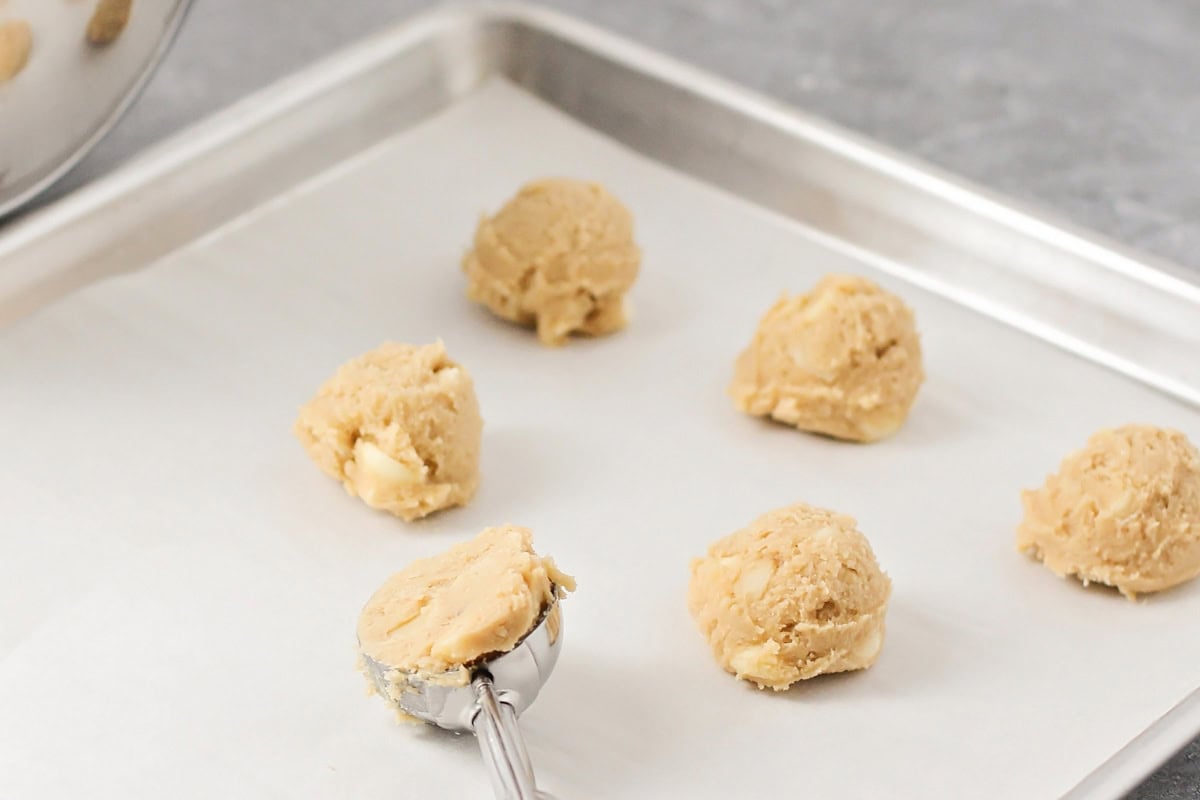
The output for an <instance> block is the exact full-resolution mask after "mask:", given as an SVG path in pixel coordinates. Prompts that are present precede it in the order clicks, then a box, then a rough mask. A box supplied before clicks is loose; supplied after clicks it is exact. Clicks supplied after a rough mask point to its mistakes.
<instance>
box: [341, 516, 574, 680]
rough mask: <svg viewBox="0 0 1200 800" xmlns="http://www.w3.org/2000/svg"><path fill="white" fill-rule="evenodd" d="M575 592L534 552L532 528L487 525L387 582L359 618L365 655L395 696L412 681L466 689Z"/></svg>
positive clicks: (548, 561)
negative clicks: (476, 672)
mask: <svg viewBox="0 0 1200 800" xmlns="http://www.w3.org/2000/svg"><path fill="white" fill-rule="evenodd" d="M574 590H575V581H574V579H573V578H571V576H570V575H567V574H565V573H563V572H560V571H559V570H558V569H557V568H556V567H555V566H554V561H553V560H552V559H550V558H543V557H541V556H539V555H538V554H537V553H535V552H534V550H533V535H532V533H531V532H530V531H529V529H528V528H518V527H514V526H512V525H504V526H501V527H497V528H487V529H486V530H484V531H483V533H481V534H479V535H478V536H476V537H475V538H474V539H472V540H471V541H469V542H464V543H463V544H458V545H455V546H454V547H451V548H450V549H449V550H448V551H446V552H445V553H443V554H442V555H439V556H435V557H433V558H423V559H421V560H419V561H414V562H413V563H411V564H409V565H408V566H407V567H405V568H404V569H403V570H401V571H400V572H398V573H396V574H395V575H393V576H392V577H391V578H388V580H387V582H386V583H384V584H383V586H381V587H380V588H379V590H378V591H376V592H375V594H374V595H372V596H371V599H370V600H369V601H368V602H367V605H366V606H365V607H364V608H363V610H362V614H361V615H360V616H359V618H358V645H359V651H360V654H361V655H362V656H366V657H367V658H369V659H370V660H371V661H373V662H375V664H376V665H379V666H378V667H376V669H382V671H383V672H384V673H386V680H385V684H386V685H385V687H383V688H385V689H389V691H388V692H387V693H388V694H389V695H391V694H392V692H391V691H390V687H391V686H394V687H395V688H396V690H398V691H403V687H404V685H405V684H406V682H407V681H408V679H409V678H410V677H416V678H418V679H420V680H421V681H428V682H435V683H438V684H440V685H444V686H465V685H466V684H467V683H469V682H470V679H471V675H470V667H471V666H472V665H473V664H474V663H475V662H477V661H479V660H480V659H482V658H483V657H485V656H491V655H494V654H498V653H507V652H508V651H510V650H512V649H513V648H514V647H516V646H517V645H518V644H519V643H520V642H521V640H522V639H523V638H525V635H526V634H527V633H529V632H530V631H531V630H532V629H533V628H534V627H535V626H536V624H537V622H538V620H539V619H541V616H542V613H543V612H544V611H545V610H546V608H547V607H548V606H549V605H551V604H552V603H554V602H555V601H556V599H557V598H559V597H561V596H563V595H564V594H565V593H566V592H568V591H574ZM363 666H364V667H365V666H367V664H366V662H364V664H363ZM368 674H369V675H370V673H369V672H368ZM371 677H374V676H371ZM372 684H373V686H374V687H375V688H380V687H379V685H378V682H377V681H375V680H372Z"/></svg>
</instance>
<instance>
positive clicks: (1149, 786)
mask: <svg viewBox="0 0 1200 800" xmlns="http://www.w3.org/2000/svg"><path fill="white" fill-rule="evenodd" d="M195 2H196V5H195V8H194V10H193V11H192V14H191V18H190V19H189V20H188V22H187V24H186V26H185V27H184V29H183V32H182V34H181V36H180V38H179V41H178V43H177V45H176V47H175V48H174V50H173V51H172V52H171V54H170V55H169V56H168V58H167V59H166V61H165V62H164V64H163V65H162V68H161V69H160V71H159V73H158V74H157V75H156V76H155V78H154V79H153V81H152V82H151V84H150V85H149V87H148V89H147V91H146V93H145V94H144V95H143V96H142V98H141V99H140V100H139V101H138V103H137V104H136V105H135V106H134V108H133V109H132V110H131V112H130V113H129V115H128V116H127V117H126V118H125V119H124V120H123V121H122V122H121V123H120V124H119V125H118V127H117V128H116V129H114V131H113V132H112V134H111V135H110V136H109V138H108V139H107V140H105V141H104V142H103V143H102V144H101V145H100V147H98V148H97V149H96V150H95V152H93V153H92V154H91V155H90V156H89V157H88V158H87V159H86V160H85V161H84V162H83V163H82V164H81V165H80V166H79V167H78V168H77V169H76V170H75V171H74V172H73V173H72V174H71V175H70V176H69V177H68V178H67V180H66V182H65V184H64V186H63V188H64V189H65V188H69V187H73V186H78V185H80V184H82V183H84V182H86V181H88V180H90V179H91V178H93V177H95V176H97V175H100V174H103V173H105V172H107V171H109V170H111V169H112V168H113V167H114V166H116V165H117V164H119V163H120V162H122V161H124V160H125V159H127V158H128V157H129V156H130V155H132V154H134V153H136V152H137V151H138V150H140V149H142V148H143V147H145V146H146V145H147V144H149V143H151V142H154V141H157V140H158V139H161V138H162V137H163V136H165V135H166V134H168V133H171V132H172V131H175V130H177V129H178V128H180V127H182V126H184V125H186V124H187V123H189V122H192V121H194V120H197V119H199V118H201V117H203V116H205V115H207V114H209V113H211V112H213V111H215V110H217V109H219V108H221V107H223V106H225V105H228V104H229V103H230V102H232V101H234V100H236V99H238V98H239V97H242V96H243V95H245V94H247V93H249V92H251V91H253V90H255V89H258V88H260V87H262V86H264V85H266V84H268V83H270V82H271V81H272V80H274V79H276V78H278V77H281V76H283V75H285V74H287V73H289V72H291V71H293V70H295V69H297V68H299V67H301V66H303V65H305V64H307V63H309V62H311V61H312V60H314V59H316V58H318V57H320V56H322V55H324V54H326V53H328V52H329V51H330V50H332V49H334V48H337V47H339V46H341V45H344V44H348V43H350V42H352V41H353V40H355V39H356V38H358V37H360V36H363V35H365V34H367V33H370V32H372V31H374V30H377V29H379V28H381V27H383V26H385V25H388V24H389V23H392V22H394V21H396V20H398V19H400V18H402V17H404V16H406V15H408V14H410V13H413V12H415V11H418V10H421V9H422V8H425V7H427V6H430V5H433V4H434V3H433V2H431V1H430V0H354V1H353V2H328V0H254V2H249V3H247V2H244V0H195ZM548 5H551V6H554V7H558V8H560V9H563V10H566V11H568V12H571V13H574V14H576V15H578V16H581V17H584V18H586V19H590V20H592V21H594V22H598V23H600V24H601V25H603V26H605V27H608V28H611V29H613V30H616V31H619V32H621V33H624V34H626V35H628V36H630V37H632V38H634V39H638V40H641V41H642V42H644V43H646V44H649V45H651V46H653V47H655V48H658V49H660V50H664V51H666V52H668V53H671V54H673V55H676V56H678V57H681V58H683V59H685V60H688V61H691V62H694V63H697V64H699V65H700V66H703V67H705V68H707V69H710V70H712V71H714V72H717V73H719V74H722V75H725V76H727V77H729V78H732V79H733V80H735V81H738V82H740V83H743V84H746V85H748V86H751V87H753V88H755V89H757V90H759V91H762V92H765V93H767V94H770V95H773V96H775V97H777V98H779V99H782V100H785V101H787V102H790V103H792V104H794V105H796V106H799V107H801V108H803V109H806V110H808V111H812V112H815V113H817V114H820V115H823V116H826V117H828V118H830V119H833V120H835V121H837V122H839V123H841V124H843V125H845V126H848V127H850V128H854V129H856V130H859V131H862V132H864V133H866V134H868V135H870V136H873V137H875V138H877V139H880V140H882V141H884V142H887V143H889V144H891V145H893V146H895V147H897V148H899V149H901V150H905V151H908V152H910V153H914V154H916V155H919V156H921V157H923V158H925V159H927V160H929V161H931V162H934V163H936V164H938V165H940V166H943V167H946V168H948V169H950V170H952V171H954V172H958V173H960V174H962V175H965V176H967V177H969V178H972V179H974V180H976V181H977V182H979V183H982V184H984V185H986V186H990V187H992V188H995V189H999V190H1001V191H1004V192H1006V193H1009V194H1011V195H1014V196H1016V197H1020V198H1024V199H1031V200H1034V201H1037V202H1039V203H1041V204H1042V205H1046V206H1051V207H1053V208H1056V209H1057V210H1058V211H1060V212H1061V213H1063V214H1065V215H1066V216H1067V217H1069V218H1072V219H1074V220H1076V221H1077V222H1080V223H1082V224H1083V225H1085V226H1087V227H1090V228H1093V229H1095V230H1098V231H1101V232H1103V233H1105V234H1108V235H1109V236H1112V237H1115V238H1117V239H1120V240H1123V241H1125V242H1128V243H1130V244H1132V245H1134V246H1136V247H1139V248H1142V249H1145V250H1148V251H1150V252H1153V253H1156V254H1158V255H1162V256H1165V257H1167V258H1169V259H1171V260H1174V261H1177V262H1179V263H1181V264H1183V265H1184V266H1187V267H1190V268H1192V269H1195V270H1197V272H1196V275H1197V279H1198V280H1200V136H1198V135H1197V133H1196V131H1197V130H1198V129H1200V45H1198V44H1197V42H1198V41H1200V3H1197V2H1196V0H1140V2H1132V1H1131V0H888V2H877V1H876V0H741V1H739V0H653V1H650V0H607V2H588V0H551V1H550V2H549V3H548ZM60 191H61V190H60ZM1130 797H1131V798H1135V799H1136V800H1183V799H1184V798H1189V799H1191V800H1195V798H1200V740H1198V741H1197V742H1194V743H1193V744H1192V745H1191V746H1190V747H1189V748H1187V749H1186V750H1185V751H1184V752H1182V753H1181V754H1180V755H1179V756H1177V757H1176V758H1175V759H1174V760H1173V761H1172V762H1170V763H1169V764H1168V765H1166V766H1165V767H1164V768H1163V769H1162V770H1160V771H1159V772H1158V773H1157V774H1155V775H1154V776H1153V777H1152V778H1150V779H1149V780H1148V781H1147V782H1146V783H1145V784H1144V785H1143V786H1142V787H1141V788H1140V789H1138V790H1137V791H1135V792H1134V793H1133V794H1132V795H1131V796H1130Z"/></svg>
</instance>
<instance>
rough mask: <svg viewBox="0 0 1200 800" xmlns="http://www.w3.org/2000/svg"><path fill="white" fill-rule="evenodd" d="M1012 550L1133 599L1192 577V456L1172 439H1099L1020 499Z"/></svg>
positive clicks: (1199, 561)
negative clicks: (1021, 512) (1021, 511)
mask: <svg viewBox="0 0 1200 800" xmlns="http://www.w3.org/2000/svg"><path fill="white" fill-rule="evenodd" d="M1021 500H1022V503H1023V504H1024V506H1025V518H1024V520H1022V522H1021V524H1020V526H1018V528H1017V549H1019V550H1021V551H1023V552H1025V553H1028V554H1029V555H1031V556H1033V557H1034V558H1036V559H1038V560H1040V561H1041V562H1042V563H1044V564H1045V565H1046V566H1047V567H1049V568H1050V569H1051V570H1053V571H1054V572H1055V573H1057V574H1058V575H1061V576H1064V577H1065V576H1068V575H1074V576H1075V577H1077V578H1079V579H1080V580H1081V581H1083V583H1084V585H1087V584H1088V583H1089V582H1092V581H1094V582H1096V583H1103V584H1107V585H1109V586H1115V587H1116V588H1117V589H1119V590H1120V591H1121V593H1122V594H1123V595H1125V596H1126V597H1128V598H1130V599H1131V600H1132V599H1134V598H1135V597H1136V596H1137V594H1138V593H1139V592H1157V591H1161V590H1163V589H1167V588H1170V587H1172V586H1175V585H1177V584H1180V583H1183V582H1184V581H1187V580H1190V579H1191V578H1194V577H1196V575H1200V454H1198V453H1197V452H1196V448H1195V447H1194V446H1193V445H1192V444H1191V443H1190V442H1188V440H1187V437H1185V436H1184V435H1183V434H1182V433H1179V432H1178V431H1173V430H1167V429H1165V428H1155V427H1152V426H1149V425H1127V426H1125V427H1122V428H1117V429H1115V430H1102V431H1099V432H1097V433H1095V434H1093V435H1092V437H1091V438H1090V439H1088V442H1087V445H1086V446H1084V448H1083V449H1082V450H1080V451H1078V452H1075V453H1072V454H1070V455H1068V456H1067V457H1066V458H1065V459H1063V462H1062V465H1061V466H1059V468H1058V472H1057V473H1055V474H1054V475H1051V476H1050V477H1048V478H1047V479H1046V483H1045V484H1044V485H1043V486H1042V487H1041V488H1040V489H1036V490H1029V491H1025V492H1022V494H1021Z"/></svg>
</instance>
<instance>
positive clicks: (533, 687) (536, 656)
mask: <svg viewBox="0 0 1200 800" xmlns="http://www.w3.org/2000/svg"><path fill="white" fill-rule="evenodd" d="M561 648H562V612H561V611H560V609H559V605H558V601H557V600H552V601H551V602H550V603H549V604H548V605H547V607H546V608H545V609H544V610H543V612H542V616H541V617H540V618H539V619H538V621H537V622H536V623H535V624H534V627H533V630H531V631H530V632H529V633H528V634H526V636H525V638H524V639H522V640H521V641H520V643H518V644H517V646H516V647H515V648H513V649H512V650H510V651H509V652H507V653H503V654H500V655H498V656H495V657H494V658H492V657H484V658H483V659H481V660H480V661H479V662H477V663H476V664H472V665H469V668H470V671H471V681H470V683H468V684H467V685H465V686H448V685H441V684H439V683H438V682H437V679H436V677H435V678H433V679H422V678H420V677H418V676H416V675H414V674H413V673H411V672H406V671H404V670H400V669H397V668H396V667H391V666H389V665H387V664H382V663H380V662H378V661H376V660H375V659H373V658H371V657H370V656H368V655H366V654H365V653H364V654H363V663H364V664H365V666H366V671H367V674H368V676H369V677H370V679H371V681H372V682H373V683H374V684H375V687H376V689H378V690H379V693H380V695H382V696H383V697H384V698H385V699H386V700H387V701H388V702H389V703H392V704H393V705H394V706H396V708H398V709H399V710H400V711H401V712H402V713H404V714H408V715H409V716H412V717H416V718H417V719H419V720H422V721H423V722H428V723H430V724H431V725H436V726H438V727H439V728H445V729H446V730H450V731H473V732H474V733H475V738H476V739H477V740H478V741H479V750H480V752H481V753H483V760H484V763H485V764H487V766H488V771H489V772H490V773H491V779H492V789H493V790H494V791H495V793H496V797H497V798H498V799H499V800H553V798H552V797H551V796H550V795H548V794H546V793H545V792H539V791H538V789H537V784H536V782H535V781H534V777H533V766H532V764H531V763H530V761H529V753H528V752H527V751H526V750H525V741H524V740H523V739H522V738H521V730H520V728H519V727H517V715H518V714H520V713H521V712H523V711H524V710H525V709H527V708H529V705H530V704H531V703H532V702H533V700H534V698H536V697H537V695H538V692H539V691H540V690H541V688H542V684H544V683H545V682H546V679H547V678H549V677H550V673H551V672H552V671H553V670H554V664H555V662H557V661H558V651H559V650H560V649H561Z"/></svg>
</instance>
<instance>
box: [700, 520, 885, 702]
mask: <svg viewBox="0 0 1200 800" xmlns="http://www.w3.org/2000/svg"><path fill="white" fill-rule="evenodd" d="M891 590H892V584H891V581H890V580H888V577H887V576H886V575H885V574H884V573H883V572H882V571H881V570H880V569H879V564H878V563H877V562H876V561H875V554H874V553H873V552H872V551H871V545H870V544H869V543H868V542H867V538H866V537H865V536H863V535H862V534H861V533H859V531H858V528H857V527H856V526H855V522H854V520H853V519H851V518H850V517H847V516H845V515H843V514H836V513H834V512H832V511H826V510H825V509H821V508H814V507H813V506H809V505H805V504H803V503H800V504H797V505H794V506H789V507H787V508H781V509H779V510H777V511H772V512H770V513H768V514H764V515H763V516H761V517H759V518H758V519H756V520H755V521H754V522H752V523H751V524H750V525H749V526H748V527H746V528H744V529H742V530H740V531H737V532H736V533H734V534H731V535H730V536H726V537H725V538H724V539H721V540H719V541H718V542H716V543H715V544H713V546H712V547H710V548H709V550H708V555H706V556H705V557H704V558H698V559H696V560H695V561H693V562H692V581H691V586H690V587H689V589H688V607H689V608H690V609H691V612H692V616H693V617H695V619H696V624H697V625H699V627H700V632H701V633H702V634H703V635H704V638H705V639H707V640H708V643H709V645H710V646H711V647H712V651H713V655H714V656H716V659H717V662H718V663H719V664H720V665H721V666H722V667H724V668H725V669H726V670H727V671H729V672H732V673H733V674H734V675H736V676H737V677H739V678H741V679H743V680H747V681H751V682H753V683H756V684H758V687H759V688H760V689H765V688H768V687H769V688H771V689H776V690H782V689H786V688H788V687H789V686H791V685H792V684H793V683H795V682H796V681H801V680H805V679H807V678H812V677H814V676H816V675H821V674H824V673H827V672H845V671H848V670H855V669H865V668H866V667H869V666H871V664H873V663H875V659H876V658H878V657H879V652H880V650H881V649H882V648H883V633H884V615H885V614H886V612H887V603H888V597H889V595H890V594H891Z"/></svg>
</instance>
